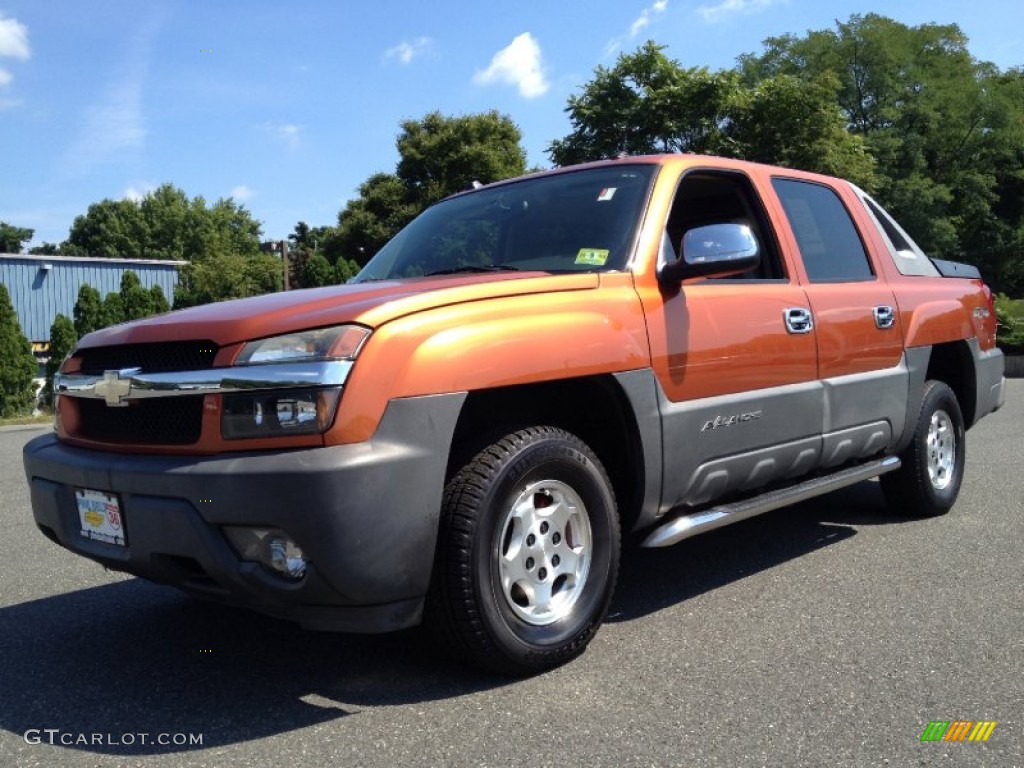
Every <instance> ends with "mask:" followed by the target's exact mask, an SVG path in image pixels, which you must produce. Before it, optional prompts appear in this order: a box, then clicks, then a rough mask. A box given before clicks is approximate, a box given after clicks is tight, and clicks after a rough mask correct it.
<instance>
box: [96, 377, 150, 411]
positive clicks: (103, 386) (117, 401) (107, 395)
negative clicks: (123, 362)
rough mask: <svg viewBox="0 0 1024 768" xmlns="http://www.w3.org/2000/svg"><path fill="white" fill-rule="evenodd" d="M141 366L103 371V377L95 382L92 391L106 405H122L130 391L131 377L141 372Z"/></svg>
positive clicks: (125, 402)
mask: <svg viewBox="0 0 1024 768" xmlns="http://www.w3.org/2000/svg"><path fill="white" fill-rule="evenodd" d="M141 371H142V369H141V368H122V369H121V370H119V371H104V372H103V378H102V379H100V380H99V381H97V382H96V384H95V385H94V386H93V388H92V391H93V392H95V393H96V394H97V395H98V396H99V397H102V398H103V399H104V400H105V401H106V403H107V405H108V406H111V407H118V406H121V407H124V406H126V405H128V401H127V400H126V399H125V398H127V397H128V395H130V394H131V393H132V381H131V377H132V376H134V375H135V374H137V373H139V372H141Z"/></svg>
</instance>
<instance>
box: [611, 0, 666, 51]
mask: <svg viewBox="0 0 1024 768" xmlns="http://www.w3.org/2000/svg"><path fill="white" fill-rule="evenodd" d="M667 10H668V0H654V2H653V3H651V4H650V5H649V6H647V7H646V8H644V9H643V10H642V11H640V15H639V16H637V17H636V18H635V19H633V23H632V24H630V25H629V29H628V30H627V31H626V33H625V34H623V35H620V36H619V37H613V38H612V39H611V40H609V41H608V42H607V44H606V45H605V47H604V51H603V52H602V53H601V58H602V59H610V58H611V57H612V56H613V55H615V54H616V53H618V52H619V51H620V50H621V49H622V44H623V41H624V40H626V39H628V38H634V37H636V36H637V35H639V34H640V33H641V32H643V31H644V30H645V29H647V27H649V26H650V25H651V22H652V21H653V20H654V18H655V17H656V16H659V15H661V14H663V13H664V12H665V11H667Z"/></svg>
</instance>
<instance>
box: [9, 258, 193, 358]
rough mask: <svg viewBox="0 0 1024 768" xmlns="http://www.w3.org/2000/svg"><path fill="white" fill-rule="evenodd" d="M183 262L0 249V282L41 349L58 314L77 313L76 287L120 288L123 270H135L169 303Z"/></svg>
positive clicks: (23, 328) (46, 344)
mask: <svg viewBox="0 0 1024 768" xmlns="http://www.w3.org/2000/svg"><path fill="white" fill-rule="evenodd" d="M185 263H186V262H184V261H155V260H151V259H94V258H89V257H86V256H28V255H24V254H0V283H3V284H4V285H5V286H6V287H7V291H8V293H10V294H11V302H12V303H13V304H14V311H15V312H16V313H17V315H18V322H19V323H21V332H22V333H24V334H25V336H27V337H28V339H29V341H31V342H32V348H33V350H35V351H36V352H37V353H39V352H43V351H44V350H45V349H47V348H48V347H49V341H50V326H51V325H53V320H54V318H56V317H57V315H58V313H59V314H63V315H67V316H68V317H73V311H74V308H75V302H76V301H77V300H78V289H79V288H80V287H81V286H82V285H84V284H89V285H91V286H92V287H93V288H95V289H96V290H98V291H99V292H100V296H106V295H107V294H108V293H116V292H118V291H120V290H121V275H123V274H124V273H125V272H126V271H127V270H129V269H130V270H132V271H133V272H135V274H137V275H138V276H139V282H140V283H141V284H142V285H143V287H145V288H151V287H152V286H154V285H159V286H160V288H161V290H163V292H164V295H165V296H166V297H167V300H168V301H170V302H173V301H174V286H175V285H177V283H178V269H179V268H180V267H181V266H182V265H184V264H185Z"/></svg>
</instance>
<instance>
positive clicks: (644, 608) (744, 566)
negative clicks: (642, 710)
mask: <svg viewBox="0 0 1024 768" xmlns="http://www.w3.org/2000/svg"><path fill="white" fill-rule="evenodd" d="M912 520H913V518H907V517H899V516H897V515H893V514H892V513H891V512H889V511H888V510H887V508H886V503H885V499H884V498H883V496H882V491H881V488H880V487H879V485H878V483H877V482H873V481H867V482H861V483H858V484H856V485H853V486H850V487H849V488H844V489H841V490H839V491H834V492H832V493H830V494H828V495H826V496H821V497H819V498H816V499H812V500H810V501H806V502H803V503H801V504H796V505H794V506H791V507H784V508H782V509H778V510H775V511H773V512H769V513H767V514H765V515H761V516H759V517H754V518H751V519H749V520H746V521H743V522H740V523H736V524H735V525H730V526H726V527H724V528H720V529H718V530H715V531H710V532H708V533H704V534H701V535H699V536H695V537H694V538H692V539H688V540H686V541H683V542H680V543H679V544H676V545H675V546H673V547H667V548H664V549H640V548H639V547H636V546H626V547H624V548H623V552H622V566H621V575H620V580H619V586H618V589H617V591H616V596H615V599H614V600H613V602H612V606H611V609H610V610H609V618H608V621H611V622H616V621H631V620H633V619H637V618H640V617H642V616H646V615H648V614H651V613H654V612H656V611H659V610H661V609H663V608H666V607H668V606H671V605H675V604H676V603H681V602H684V601H686V600H689V599H691V598H693V597H696V596H698V595H700V594H703V593H704V592H709V591H711V590H713V589H717V588H719V587H722V586H724V585H726V584H729V583H731V582H734V581H739V580H740V579H743V578H746V577H748V576H751V575H753V574H756V573H759V572H761V571H765V570H768V569H769V568H772V567H774V566H776V565H780V564H782V563H785V562H787V561H789V560H793V559H796V558H799V557H801V556H803V555H806V554H807V553H809V552H813V551H815V550H818V549H823V548H825V547H828V546H831V545H833V544H837V543H839V542H841V541H844V540H846V539H848V538H851V537H853V536H855V535H856V534H857V531H856V529H855V528H853V527H852V526H854V525H860V526H867V525H895V524H898V523H902V522H910V521H912ZM641 540H642V538H641Z"/></svg>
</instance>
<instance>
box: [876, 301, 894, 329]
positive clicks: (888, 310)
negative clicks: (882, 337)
mask: <svg viewBox="0 0 1024 768" xmlns="http://www.w3.org/2000/svg"><path fill="white" fill-rule="evenodd" d="M875 325H877V326H878V327H879V328H882V329H883V330H884V329H886V328H892V327H893V326H894V325H896V312H895V311H894V310H893V308H892V307H887V306H881V307H875Z"/></svg>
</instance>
